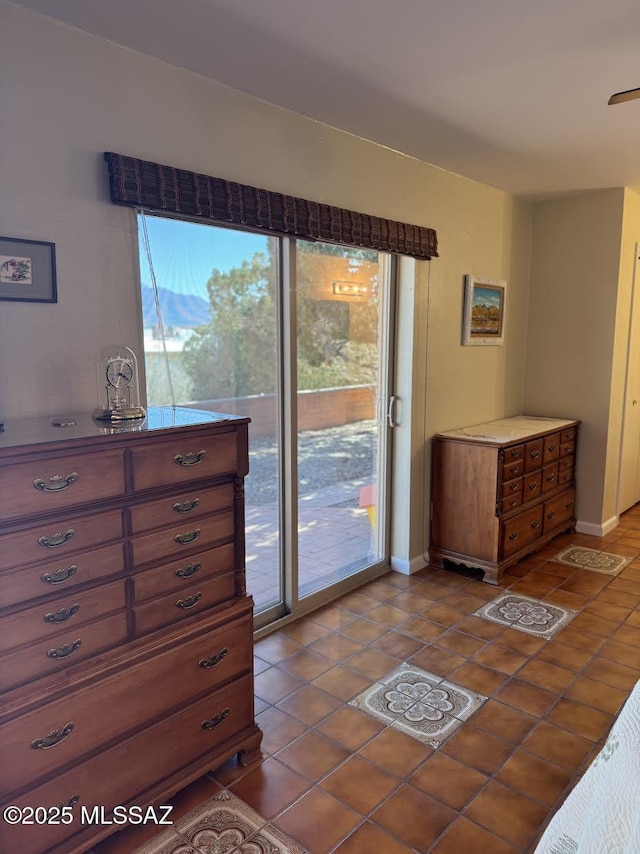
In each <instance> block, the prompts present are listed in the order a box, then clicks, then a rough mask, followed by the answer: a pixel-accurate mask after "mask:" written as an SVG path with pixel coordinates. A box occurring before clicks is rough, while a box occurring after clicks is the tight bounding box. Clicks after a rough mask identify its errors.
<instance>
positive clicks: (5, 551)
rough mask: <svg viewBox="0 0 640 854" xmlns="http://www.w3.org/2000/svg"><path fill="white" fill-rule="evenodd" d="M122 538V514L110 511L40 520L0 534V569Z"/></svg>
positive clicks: (47, 558)
mask: <svg viewBox="0 0 640 854" xmlns="http://www.w3.org/2000/svg"><path fill="white" fill-rule="evenodd" d="M121 539H122V513H121V511H120V510H112V511H110V512H107V513H100V514H94V515H92V516H70V517H69V518H67V519H63V520H62V521H58V522H48V521H44V522H41V523H40V524H38V525H35V526H34V527H33V528H27V530H25V531H20V532H19V533H15V534H5V535H4V536H0V570H3V569H13V567H15V566H20V565H21V564H26V563H33V562H34V561H38V560H51V558H53V557H56V558H57V557H59V556H60V555H67V554H71V553H73V552H76V551H81V550H82V549H87V548H89V547H90V546H94V545H99V544H102V543H108V542H109V541H110V540H121Z"/></svg>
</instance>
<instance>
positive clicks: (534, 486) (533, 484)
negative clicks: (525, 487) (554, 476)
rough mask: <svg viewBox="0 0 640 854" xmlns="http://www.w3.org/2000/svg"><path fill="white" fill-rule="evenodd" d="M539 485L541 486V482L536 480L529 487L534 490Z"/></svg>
mask: <svg viewBox="0 0 640 854" xmlns="http://www.w3.org/2000/svg"><path fill="white" fill-rule="evenodd" d="M539 486H540V484H539V483H538V481H537V480H534V481H533V483H530V484H529V489H530V490H532V491H533V490H534V489H537V488H538V487H539Z"/></svg>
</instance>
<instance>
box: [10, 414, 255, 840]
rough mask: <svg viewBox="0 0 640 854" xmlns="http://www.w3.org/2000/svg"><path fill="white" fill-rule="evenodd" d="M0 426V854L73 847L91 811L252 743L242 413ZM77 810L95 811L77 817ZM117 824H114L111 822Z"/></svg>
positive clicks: (155, 798) (140, 794) (87, 829)
mask: <svg viewBox="0 0 640 854" xmlns="http://www.w3.org/2000/svg"><path fill="white" fill-rule="evenodd" d="M69 420H72V421H75V422H76V424H75V426H71V427H70V428H55V427H53V426H52V425H51V422H50V420H49V419H27V420H23V421H16V422H10V421H9V422H7V425H6V432H5V433H3V434H1V435H0V519H1V522H0V751H1V752H2V755H3V757H4V759H5V761H4V762H3V763H2V767H1V768H0V810H2V809H4V808H5V807H6V806H8V805H16V806H18V807H21V808H27V809H28V808H30V807H34V808H35V807H40V808H44V809H45V810H46V809H48V808H50V807H54V808H57V807H63V806H66V807H70V808H71V810H72V812H73V816H74V820H73V821H72V822H70V823H67V822H58V823H53V824H52V823H45V824H43V823H42V822H35V823H34V824H31V825H15V826H11V825H8V824H6V823H2V824H0V850H2V851H20V852H22V854H44V852H47V854H49V852H50V854H83V852H85V851H86V850H87V849H88V848H89V847H90V846H91V844H93V843H95V842H96V841H97V840H98V839H100V838H102V837H104V836H105V835H107V834H108V833H109V832H110V829H111V828H110V827H109V826H108V825H104V824H103V825H89V824H87V823H84V824H83V823H82V821H81V816H82V815H83V814H88V813H90V812H91V810H92V809H93V807H95V806H100V807H104V808H105V809H106V814H107V815H108V813H109V810H111V809H112V808H113V807H114V806H116V805H123V806H138V807H145V806H148V805H151V804H158V803H160V802H161V801H162V800H163V799H166V798H167V797H169V796H170V795H171V794H173V793H174V792H175V791H177V790H178V789H180V788H182V787H183V786H184V785H186V784H187V783H189V782H191V781H192V780H194V779H196V778H197V777H198V776H200V775H202V774H203V773H205V772H206V771H207V770H208V769H210V768H213V767H215V766H216V765H219V764H220V763H222V762H223V761H225V760H226V759H228V758H229V757H231V756H233V755H236V754H237V756H238V758H239V759H240V761H242V762H243V763H245V764H247V763H249V762H252V761H254V760H255V759H257V757H258V756H259V748H260V741H261V738H262V734H261V732H260V730H259V728H258V727H257V726H256V724H255V721H254V716H253V654H252V653H253V602H252V600H251V598H250V597H248V596H247V595H246V589H245V570H244V485H243V482H244V477H245V475H246V474H247V471H248V419H246V418H236V417H234V416H222V415H218V414H213V413H206V412H197V411H192V410H183V409H179V410H164V409H160V410H151V411H150V413H149V416H148V418H147V420H146V421H145V422H144V423H142V424H140V423H131V424H129V425H121V426H117V427H113V428H110V427H104V426H103V425H99V424H96V423H94V422H93V421H92V420H91V418H90V417H87V416H78V417H77V418H74V419H69ZM83 808H84V809H85V810H86V811H87V813H83V812H82V810H83ZM115 829H117V828H115Z"/></svg>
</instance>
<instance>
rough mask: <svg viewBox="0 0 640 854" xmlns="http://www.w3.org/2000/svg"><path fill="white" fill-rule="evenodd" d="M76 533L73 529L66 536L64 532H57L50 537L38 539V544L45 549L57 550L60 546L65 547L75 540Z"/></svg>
mask: <svg viewBox="0 0 640 854" xmlns="http://www.w3.org/2000/svg"><path fill="white" fill-rule="evenodd" d="M75 533H76V532H75V531H74V530H73V528H69V530H68V531H66V532H65V533H64V534H63V533H62V531H56V532H55V534H51V536H50V537H38V544H39V545H41V546H43V548H45V549H57V548H58V546H63V545H64V544H65V543H68V542H69V540H71V539H73V537H74V536H75Z"/></svg>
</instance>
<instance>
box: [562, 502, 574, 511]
mask: <svg viewBox="0 0 640 854" xmlns="http://www.w3.org/2000/svg"><path fill="white" fill-rule="evenodd" d="M564 506H565V509H566V510H571V508H572V507H573V501H569V502H568V503H567V504H565V505H564Z"/></svg>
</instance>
